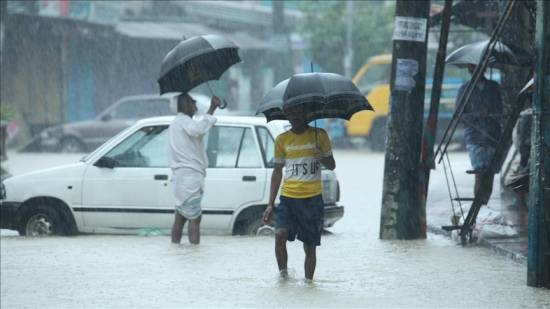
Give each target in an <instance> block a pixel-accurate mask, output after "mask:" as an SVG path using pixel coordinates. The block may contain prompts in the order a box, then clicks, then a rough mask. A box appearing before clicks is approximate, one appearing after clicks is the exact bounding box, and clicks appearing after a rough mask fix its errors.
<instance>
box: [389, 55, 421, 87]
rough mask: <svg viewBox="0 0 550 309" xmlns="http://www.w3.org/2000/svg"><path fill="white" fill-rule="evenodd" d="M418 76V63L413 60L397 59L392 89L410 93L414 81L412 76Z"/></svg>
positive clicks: (414, 84) (414, 83)
mask: <svg viewBox="0 0 550 309" xmlns="http://www.w3.org/2000/svg"><path fill="white" fill-rule="evenodd" d="M416 74H418V61H416V60H414V59H401V58H398V59H397V63H396V72H395V85H394V89H395V90H399V91H407V92H411V91H412V89H413V88H414V86H416V81H415V80H414V76H415V75H416Z"/></svg>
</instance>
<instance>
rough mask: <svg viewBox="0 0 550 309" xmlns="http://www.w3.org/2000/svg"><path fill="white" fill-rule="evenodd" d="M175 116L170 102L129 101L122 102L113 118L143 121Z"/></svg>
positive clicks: (115, 110) (154, 100) (155, 100)
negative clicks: (144, 119) (157, 117)
mask: <svg viewBox="0 0 550 309" xmlns="http://www.w3.org/2000/svg"><path fill="white" fill-rule="evenodd" d="M171 114H173V113H172V112H171V110H170V101H169V100H160V99H158V100H157V99H149V100H129V101H124V102H121V103H120V104H119V105H118V106H117V107H116V108H115V109H114V111H113V113H112V117H113V118H118V119H141V118H148V117H156V116H164V115H171Z"/></svg>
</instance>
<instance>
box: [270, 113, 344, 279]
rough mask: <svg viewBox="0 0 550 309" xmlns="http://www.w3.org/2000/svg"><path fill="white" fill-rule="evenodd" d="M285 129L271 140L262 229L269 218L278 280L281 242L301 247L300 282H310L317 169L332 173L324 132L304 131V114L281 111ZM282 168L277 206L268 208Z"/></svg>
mask: <svg viewBox="0 0 550 309" xmlns="http://www.w3.org/2000/svg"><path fill="white" fill-rule="evenodd" d="M285 115H286V117H287V119H288V120H289V121H290V124H291V129H290V130H288V131H286V132H285V133H282V134H281V135H279V136H278V137H277V138H276V140H275V156H274V163H275V165H274V168H273V174H272V177H271V193H270V196H269V202H268V205H267V208H266V209H265V211H264V214H263V221H264V223H269V221H270V220H271V217H272V214H274V217H275V257H276V259H277V265H278V267H279V272H280V275H281V277H283V278H286V277H287V276H288V270H287V261H288V255H287V249H286V242H287V240H288V241H294V239H295V238H296V237H297V238H298V239H299V240H300V241H302V242H303V247H304V252H305V262H304V271H305V277H306V279H309V280H311V279H313V274H314V272H315V265H316V262H317V257H316V246H319V245H321V231H322V229H323V204H324V203H323V197H322V195H321V194H322V185H321V164H322V165H323V166H324V167H326V168H327V169H330V170H334V168H335V167H336V163H335V162H334V158H333V156H332V150H331V145H330V140H329V137H328V135H327V133H326V131H325V130H323V129H319V128H312V127H310V126H309V125H308V124H307V122H306V118H305V112H304V110H303V109H302V108H301V107H300V106H298V107H295V108H293V109H289V110H285ZM283 166H284V168H285V174H284V182H283V186H282V190H281V196H280V203H279V204H278V205H274V203H275V197H276V196H277V193H278V191H279V186H280V184H281V179H282V176H283Z"/></svg>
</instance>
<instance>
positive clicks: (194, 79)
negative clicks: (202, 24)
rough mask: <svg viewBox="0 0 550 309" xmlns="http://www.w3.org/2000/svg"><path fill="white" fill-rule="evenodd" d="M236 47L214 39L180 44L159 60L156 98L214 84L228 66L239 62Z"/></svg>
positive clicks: (212, 36)
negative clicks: (210, 81) (168, 93)
mask: <svg viewBox="0 0 550 309" xmlns="http://www.w3.org/2000/svg"><path fill="white" fill-rule="evenodd" d="M238 49H239V47H238V46H237V45H235V43H233V42H231V41H229V40H227V39H225V38H222V37H220V36H217V35H203V36H196V37H192V38H189V39H186V40H184V41H181V42H180V43H179V44H178V45H176V47H174V48H173V49H172V50H171V51H170V52H168V54H166V56H165V57H164V60H162V64H161V68H160V76H159V79H158V83H159V86H160V94H163V93H166V92H184V93H185V92H188V91H189V90H191V89H192V88H194V87H196V86H198V85H200V84H202V83H204V82H207V81H209V80H217V79H219V78H220V77H221V75H222V74H223V72H225V70H227V69H228V68H229V67H230V66H232V65H234V64H235V63H238V62H240V61H241V58H240V57H239V53H238Z"/></svg>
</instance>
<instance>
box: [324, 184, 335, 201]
mask: <svg viewBox="0 0 550 309" xmlns="http://www.w3.org/2000/svg"><path fill="white" fill-rule="evenodd" d="M336 195H337V193H336V183H335V181H330V180H323V202H325V204H334V203H336Z"/></svg>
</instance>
